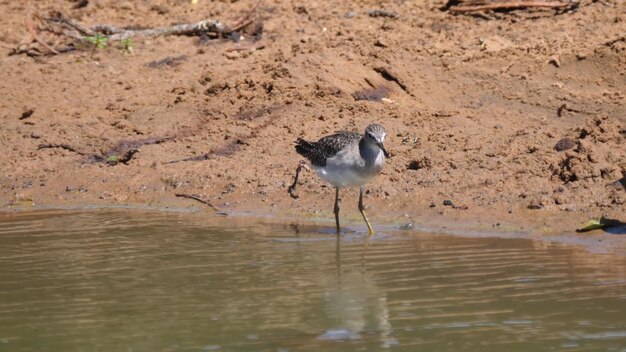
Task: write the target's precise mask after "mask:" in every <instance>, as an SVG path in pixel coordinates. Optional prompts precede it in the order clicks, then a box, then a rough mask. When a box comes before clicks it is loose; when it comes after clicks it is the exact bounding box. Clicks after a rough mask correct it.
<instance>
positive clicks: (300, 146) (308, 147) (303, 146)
mask: <svg viewBox="0 0 626 352" xmlns="http://www.w3.org/2000/svg"><path fill="white" fill-rule="evenodd" d="M313 149H315V143H311V142H307V141H305V140H304V139H302V138H298V140H296V152H297V153H298V154H300V155H302V156H303V157H305V158H308V157H309V155H310V154H311V151H312V150H313Z"/></svg>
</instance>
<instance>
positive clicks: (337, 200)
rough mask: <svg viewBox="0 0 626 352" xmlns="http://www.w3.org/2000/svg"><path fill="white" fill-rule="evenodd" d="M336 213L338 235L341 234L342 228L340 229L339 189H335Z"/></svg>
mask: <svg viewBox="0 0 626 352" xmlns="http://www.w3.org/2000/svg"><path fill="white" fill-rule="evenodd" d="M333 210H334V213H335V225H337V235H339V234H340V233H341V228H340V227H339V188H335V208H334V209H333Z"/></svg>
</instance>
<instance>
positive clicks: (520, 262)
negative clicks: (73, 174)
mask: <svg viewBox="0 0 626 352" xmlns="http://www.w3.org/2000/svg"><path fill="white" fill-rule="evenodd" d="M382 349H391V350H399V351H416V350H422V351H548V350H555V351H556V350H558V351H561V350H568V351H591V350H593V351H626V260H625V258H624V257H619V256H609V255H591V254H588V253H587V252H585V251H583V250H581V249H577V248H573V247H566V246H558V245H545V244H543V245H542V244H537V243H535V242H532V241H530V240H520V239H515V240H505V239H485V238H461V237H451V236H444V235H428V234H419V233H385V234H380V235H377V236H375V237H374V238H372V239H371V240H370V241H366V236H364V235H363V234H361V233H348V234H346V235H344V236H343V237H342V238H341V239H340V241H339V242H337V241H336V237H335V236H334V235H329V234H326V233H324V232H323V231H320V230H319V229H318V228H315V227H310V228H307V227H304V228H303V227H300V228H292V227H289V226H279V225H274V226H270V225H263V224H253V223H250V222H248V223H238V222H233V220H229V219H227V220H224V221H222V222H221V223H219V224H216V223H212V224H210V223H209V222H208V221H207V220H203V219H202V217H200V216H198V215H194V214H176V213H166V214H163V213H161V214H148V213H137V212H84V213H59V212H46V213H39V214H3V215H0V351H207V350H223V351H375V350H382Z"/></svg>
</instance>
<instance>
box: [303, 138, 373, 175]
mask: <svg viewBox="0 0 626 352" xmlns="http://www.w3.org/2000/svg"><path fill="white" fill-rule="evenodd" d="M360 139H361V135H360V134H358V133H356V132H348V131H339V132H337V133H335V134H332V135H330V136H326V137H323V138H322V139H320V140H319V141H317V142H308V141H305V140H304V139H302V138H298V140H297V141H296V152H298V154H300V155H302V156H303V157H305V158H307V159H309V161H311V164H313V166H317V167H324V166H326V159H328V158H332V157H333V156H334V155H335V154H337V153H338V152H339V151H340V150H341V149H343V148H345V147H346V146H348V145H349V144H352V143H358V141H359V140H360Z"/></svg>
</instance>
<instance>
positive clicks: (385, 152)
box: [378, 143, 389, 158]
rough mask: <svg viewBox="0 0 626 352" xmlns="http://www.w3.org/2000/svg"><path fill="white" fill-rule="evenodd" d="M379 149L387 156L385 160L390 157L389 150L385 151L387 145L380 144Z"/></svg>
mask: <svg viewBox="0 0 626 352" xmlns="http://www.w3.org/2000/svg"><path fill="white" fill-rule="evenodd" d="M378 148H380V150H382V151H383V154H385V158H388V157H389V153H387V150H386V149H385V145H384V144H382V143H378Z"/></svg>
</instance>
